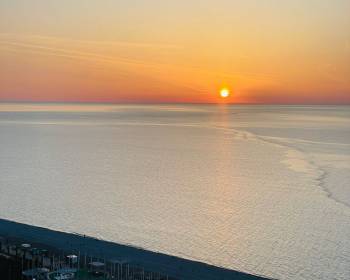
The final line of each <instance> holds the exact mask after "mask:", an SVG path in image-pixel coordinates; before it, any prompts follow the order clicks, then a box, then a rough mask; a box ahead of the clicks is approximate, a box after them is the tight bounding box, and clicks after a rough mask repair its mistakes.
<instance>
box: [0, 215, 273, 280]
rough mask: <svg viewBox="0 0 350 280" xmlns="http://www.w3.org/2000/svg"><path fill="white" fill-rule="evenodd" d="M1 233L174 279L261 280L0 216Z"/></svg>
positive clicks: (11, 237) (20, 240)
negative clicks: (136, 265)
mask: <svg viewBox="0 0 350 280" xmlns="http://www.w3.org/2000/svg"><path fill="white" fill-rule="evenodd" d="M0 236H2V237H3V238H8V239H9V240H13V241H14V240H15V241H16V242H17V243H18V244H20V243H21V242H23V243H24V242H26V243H34V244H36V246H38V245H39V246H40V244H41V245H43V246H45V248H46V247H47V246H49V247H51V248H54V249H52V250H56V251H58V252H61V251H65V252H67V255H68V253H69V252H79V255H81V256H82V255H84V254H87V255H88V256H89V257H90V256H91V257H95V258H99V259H100V260H105V261H106V262H108V261H109V260H116V259H117V260H120V261H124V262H126V263H129V264H135V263H136V264H138V265H139V266H141V267H144V268H145V269H148V270H151V271H154V272H158V273H162V274H163V275H167V276H169V277H172V278H174V279H188V280H200V279H202V280H216V279H222V280H225V279H237V280H254V279H256V280H259V279H261V280H263V279H268V278H264V277H260V276H255V275H249V274H246V273H243V272H239V271H234V270H229V269H225V268H222V267H215V266H211V265H208V264H204V263H201V262H195V261H191V260H186V259H183V258H178V257H174V256H170V255H166V254H162V253H158V252H152V251H148V250H144V249H141V248H136V247H133V246H127V245H121V244H117V243H113V242H107V241H104V240H99V239H96V238H92V237H88V236H82V235H78V234H73V233H64V232H59V231H53V230H48V229H45V228H41V227H35V226H31V225H25V224H21V223H15V222H11V221H7V220H3V219H0Z"/></svg>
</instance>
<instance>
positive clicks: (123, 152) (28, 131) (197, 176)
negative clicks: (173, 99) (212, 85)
mask: <svg viewBox="0 0 350 280" xmlns="http://www.w3.org/2000/svg"><path fill="white" fill-rule="evenodd" d="M0 218H3V219H9V220H13V221H17V222H22V223H27V224H31V225H37V226H42V227H47V228H50V229H55V230H60V231H65V232H74V233H80V234H86V235H89V236H94V237H97V238H101V239H105V240H110V241H114V242H117V243H122V244H129V245H133V246H137V247H142V248H145V249H149V250H152V251H158V252H163V253H167V254H170V255H176V256H180V257H184V258H188V259H192V260H198V261H201V262H205V263H209V264H213V265H216V266H221V267H225V268H230V269H235V270H240V271H244V272H248V273H253V274H259V275H264V276H267V277H272V278H276V279H285V280H288V279H307V280H310V279H318V280H319V279H321V280H322V279H324V280H328V279H339V280H340V279H344V280H345V279H350V107H349V106H316V105H315V106H306V105H304V106H297V105H293V106H287V105H283V106H281V105H225V104H218V105H193V104H188V105H183V104H173V105H169V104H168V105H166V104H154V105H152V104H148V105H141V104H140V105H138V104H134V105H133V104H124V105H114V104H45V103H41V104H34V103H1V104H0Z"/></svg>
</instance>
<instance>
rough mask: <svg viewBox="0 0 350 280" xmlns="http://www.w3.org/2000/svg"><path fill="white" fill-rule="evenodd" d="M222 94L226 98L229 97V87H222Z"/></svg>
mask: <svg viewBox="0 0 350 280" xmlns="http://www.w3.org/2000/svg"><path fill="white" fill-rule="evenodd" d="M220 96H221V97H222V98H226V97H229V96H230V91H229V90H228V89H227V88H222V89H221V90H220Z"/></svg>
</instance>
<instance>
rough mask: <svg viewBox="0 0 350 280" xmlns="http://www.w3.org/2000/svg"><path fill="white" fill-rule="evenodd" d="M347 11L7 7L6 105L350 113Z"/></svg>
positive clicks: (324, 4) (2, 76)
mask: <svg viewBox="0 0 350 280" xmlns="http://www.w3.org/2000/svg"><path fill="white" fill-rule="evenodd" d="M349 11H350V2H349V1H346V0H335V1H329V0H328V1H327V0H318V1H314V0H312V1H301V0H298V1H291V0H286V1H276V0H268V1H263V2H262V1H257V0H249V1H232V0H230V1H229V0H220V1H210V0H202V1H199V0H193V1H168V0H152V1H149V0H139V1H103V2H101V1H83V0H79V1H68V0H63V1H49V2H48V1H43V0H36V1H21V0H12V1H9V0H4V1H1V3H0V65H1V66H0V102H8V101H30V102H101V103H109V102H111V103H220V102H225V103H264V104H266V103H269V104H275V103H279V104H280V103H283V104H295V103H297V104H349V103H350V79H349V77H350V35H349V34H350V17H349ZM224 87H225V88H228V89H229V90H230V93H231V95H230V96H229V97H227V98H225V100H224V101H223V100H222V99H221V98H220V96H219V91H220V89H222V88H224Z"/></svg>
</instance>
